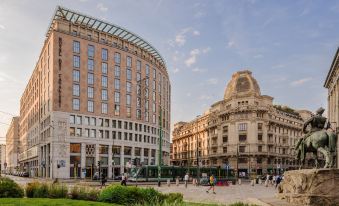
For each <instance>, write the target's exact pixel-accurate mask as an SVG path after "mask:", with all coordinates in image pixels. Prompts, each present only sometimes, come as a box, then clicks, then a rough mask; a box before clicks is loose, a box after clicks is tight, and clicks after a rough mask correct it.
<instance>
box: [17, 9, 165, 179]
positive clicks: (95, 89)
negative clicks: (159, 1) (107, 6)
mask: <svg viewBox="0 0 339 206" xmlns="http://www.w3.org/2000/svg"><path fill="white" fill-rule="evenodd" d="M170 94H171V86H170V81H169V76H168V73H167V69H166V65H165V62H164V59H163V58H162V57H161V55H160V54H159V52H158V51H157V50H156V49H155V48H154V47H153V46H152V45H151V44H149V43H148V42H147V41H146V40H144V39H142V38H141V37H139V36H137V35H136V34H134V33H132V32H130V31H128V30H126V29H124V28H122V27H120V26H117V25H114V24H111V23H107V22H104V21H101V20H98V19H96V18H93V17H90V16H88V15H84V14H81V13H78V12H74V11H71V10H69V9H66V8H62V7H57V8H56V11H55V14H54V16H53V18H52V21H51V23H50V26H49V28H48V31H47V34H46V39H45V42H44V46H43V48H42V51H41V54H40V57H39V60H38V62H37V64H36V67H35V69H34V71H33V74H32V76H31V78H30V80H29V82H28V84H27V86H26V89H25V91H24V93H23V95H22V97H21V100H20V122H19V125H20V127H19V136H20V137H19V138H20V155H19V162H20V166H21V169H23V170H26V171H28V172H29V173H30V175H31V176H41V177H47V178H56V177H58V178H72V177H88V178H90V177H91V176H92V175H93V174H94V172H95V171H98V168H99V164H98V163H99V161H100V171H101V172H102V173H104V174H106V176H107V177H108V178H113V175H120V174H121V173H122V172H124V170H125V169H126V165H130V164H128V162H132V161H131V160H133V159H136V160H137V162H138V163H142V164H145V165H154V164H157V160H158V153H159V131H162V137H163V139H162V141H163V142H162V145H163V147H162V151H163V157H164V161H163V162H164V164H169V148H170V146H169V145H170V106H171V105H170V102H171V95H170ZM160 117H161V118H160ZM160 125H161V128H162V130H159V129H160Z"/></svg>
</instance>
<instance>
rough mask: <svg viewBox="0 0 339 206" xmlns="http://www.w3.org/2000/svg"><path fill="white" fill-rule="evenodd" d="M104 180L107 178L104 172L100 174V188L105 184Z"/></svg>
mask: <svg viewBox="0 0 339 206" xmlns="http://www.w3.org/2000/svg"><path fill="white" fill-rule="evenodd" d="M106 181H107V180H106V176H105V174H101V188H102V187H103V186H105V183H106Z"/></svg>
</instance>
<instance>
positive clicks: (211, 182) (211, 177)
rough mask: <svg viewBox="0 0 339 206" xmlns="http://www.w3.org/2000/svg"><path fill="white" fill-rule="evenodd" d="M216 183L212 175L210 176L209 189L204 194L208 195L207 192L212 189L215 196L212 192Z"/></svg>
mask: <svg viewBox="0 0 339 206" xmlns="http://www.w3.org/2000/svg"><path fill="white" fill-rule="evenodd" d="M216 183H217V179H216V178H215V177H214V175H211V176H210V187H209V188H208V190H207V191H206V193H208V191H210V190H211V189H212V191H213V194H216V193H215V191H214V186H215V184H216Z"/></svg>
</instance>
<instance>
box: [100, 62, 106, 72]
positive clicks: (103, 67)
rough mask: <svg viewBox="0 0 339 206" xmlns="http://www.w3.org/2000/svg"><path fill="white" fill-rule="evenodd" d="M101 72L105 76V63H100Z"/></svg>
mask: <svg viewBox="0 0 339 206" xmlns="http://www.w3.org/2000/svg"><path fill="white" fill-rule="evenodd" d="M101 72H102V73H103V74H107V63H105V62H102V63H101Z"/></svg>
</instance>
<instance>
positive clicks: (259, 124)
mask: <svg viewBox="0 0 339 206" xmlns="http://www.w3.org/2000/svg"><path fill="white" fill-rule="evenodd" d="M258 130H259V131H261V130H262V123H258Z"/></svg>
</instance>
